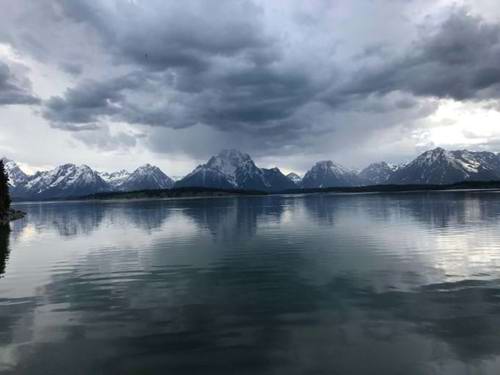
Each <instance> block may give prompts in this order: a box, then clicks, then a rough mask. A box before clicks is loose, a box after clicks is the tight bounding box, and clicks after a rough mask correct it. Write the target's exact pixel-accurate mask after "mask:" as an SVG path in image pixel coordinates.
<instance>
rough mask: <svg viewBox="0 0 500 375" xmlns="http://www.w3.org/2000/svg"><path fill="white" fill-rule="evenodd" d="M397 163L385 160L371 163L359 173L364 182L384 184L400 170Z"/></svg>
mask: <svg viewBox="0 0 500 375" xmlns="http://www.w3.org/2000/svg"><path fill="white" fill-rule="evenodd" d="M398 168H399V167H398V166H397V165H392V164H388V163H386V162H385V161H382V162H379V163H373V164H370V165H369V166H368V167H366V168H365V169H363V170H362V171H361V172H360V173H359V177H360V178H361V180H362V181H363V183H364V184H367V185H382V184H386V183H387V182H388V181H389V180H390V178H391V177H392V175H393V174H394V173H395V172H396V171H397V170H398Z"/></svg>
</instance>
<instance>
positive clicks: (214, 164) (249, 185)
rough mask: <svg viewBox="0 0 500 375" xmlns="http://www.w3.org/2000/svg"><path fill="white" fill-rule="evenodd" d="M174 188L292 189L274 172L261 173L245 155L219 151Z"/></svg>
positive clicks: (281, 174)
mask: <svg viewBox="0 0 500 375" xmlns="http://www.w3.org/2000/svg"><path fill="white" fill-rule="evenodd" d="M175 186H176V187H210V188H220V189H245V190H266V191H277V190H286V189H293V188H295V187H296V186H295V184H293V182H292V181H290V180H289V179H288V178H287V177H286V176H285V175H284V174H283V173H281V171H280V170H279V169H278V168H273V169H261V168H259V167H257V166H256V165H255V163H254V162H253V160H252V158H251V157H250V156H249V155H248V154H244V153H242V152H240V151H237V150H223V151H221V152H220V153H219V154H217V155H215V156H212V157H211V158H210V160H208V162H207V163H206V164H202V165H199V166H198V167H196V168H195V170H194V171H192V172H191V173H190V174H188V175H187V176H186V177H184V178H183V179H182V180H180V181H177V182H176V183H175Z"/></svg>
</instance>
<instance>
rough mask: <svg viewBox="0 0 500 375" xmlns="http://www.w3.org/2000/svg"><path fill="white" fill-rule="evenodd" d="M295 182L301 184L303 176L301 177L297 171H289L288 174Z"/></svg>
mask: <svg viewBox="0 0 500 375" xmlns="http://www.w3.org/2000/svg"><path fill="white" fill-rule="evenodd" d="M286 176H287V177H288V178H289V179H290V180H291V181H292V182H293V183H295V184H296V185H297V186H299V185H300V184H301V183H302V177H300V176H299V175H298V174H297V173H293V172H291V173H288V174H287V175H286Z"/></svg>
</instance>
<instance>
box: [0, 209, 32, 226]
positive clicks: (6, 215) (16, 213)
mask: <svg viewBox="0 0 500 375" xmlns="http://www.w3.org/2000/svg"><path fill="white" fill-rule="evenodd" d="M25 216H26V212H23V211H20V210H13V209H10V210H9V211H8V212H2V213H0V225H7V224H9V223H10V222H11V221H14V220H19V219H22V218H23V217H25Z"/></svg>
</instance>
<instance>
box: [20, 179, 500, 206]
mask: <svg viewBox="0 0 500 375" xmlns="http://www.w3.org/2000/svg"><path fill="white" fill-rule="evenodd" d="M483 190H484V191H486V190H493V191H494V190H500V181H465V182H460V183H456V184H450V185H372V186H355V187H331V188H316V189H291V190H282V191H274V192H265V191H257V190H241V189H234V190H231V189H215V188H202V187H200V188H196V187H193V188H174V189H159V190H140V191H131V192H103V193H96V194H91V195H86V196H79V197H65V198H52V199H40V200H30V199H15V198H14V202H15V203H22V202H65V201H104V200H121V201H123V200H149V199H182V198H223V197H239V196H273V195H286V194H294V195H306V194H322V193H347V194H354V193H411V192H432V191H449V192H452V191H483Z"/></svg>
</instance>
